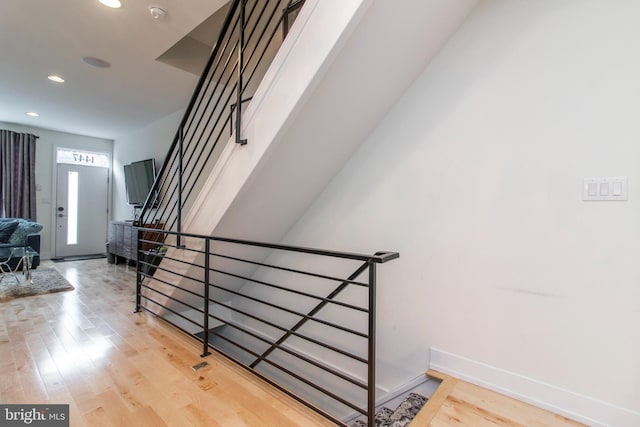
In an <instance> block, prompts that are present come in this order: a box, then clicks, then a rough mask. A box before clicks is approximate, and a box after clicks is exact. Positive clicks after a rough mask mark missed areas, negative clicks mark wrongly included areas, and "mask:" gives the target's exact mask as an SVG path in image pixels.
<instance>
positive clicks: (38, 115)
mask: <svg viewBox="0 0 640 427" xmlns="http://www.w3.org/2000/svg"><path fill="white" fill-rule="evenodd" d="M25 114H26V115H27V116H29V117H40V114H38V113H36V112H35V111H28V112H26V113H25Z"/></svg>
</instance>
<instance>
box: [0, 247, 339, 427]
mask: <svg viewBox="0 0 640 427" xmlns="http://www.w3.org/2000/svg"><path fill="white" fill-rule="evenodd" d="M45 266H53V267H54V268H56V269H58V270H59V271H60V272H61V273H62V274H63V275H64V276H65V277H66V278H67V279H68V280H69V282H71V284H72V285H73V286H74V287H75V288H76V289H75V290H74V291H70V292H62V293H57V294H49V295H42V296H37V297H29V298H20V299H16V300H13V301H10V302H5V303H1V304H0V402H2V403H5V404H6V403H29V404H38V403H51V404H55V403H68V404H69V405H70V412H71V425H72V426H150V427H151V426H153V427H158V426H214V427H215V426H224V427H226V426H265V427H267V426H269V427H271V426H333V425H334V424H333V423H331V422H329V421H327V420H325V419H323V418H322V417H320V416H319V415H317V414H316V413H315V412H313V411H311V410H309V409H307V408H305V407H304V406H302V405H300V404H299V403H298V402H296V401H294V400H293V399H291V398H289V397H288V396H286V395H284V394H282V393H280V392H278V391H276V390H274V389H273V388H271V387H270V386H268V385H266V384H264V383H262V382H260V381H256V380H255V379H254V378H253V377H252V376H251V375H249V374H248V373H247V372H246V371H244V370H243V369H241V368H239V367H237V366H235V365H234V364H233V363H231V362H228V361H227V360H225V359H224V358H222V357H220V356H218V355H212V356H209V357H207V358H206V359H205V360H206V361H207V362H208V363H209V366H207V367H205V368H203V369H200V370H198V371H197V372H194V371H193V370H192V369H191V367H192V366H193V365H196V364H198V363H200V362H202V361H203V359H201V358H200V357H199V355H200V353H201V352H202V348H201V347H200V345H199V344H198V343H197V342H196V341H195V340H192V339H191V338H189V337H187V336H185V335H184V334H182V333H181V332H179V331H177V330H175V329H173V328H171V327H169V326H167V325H166V324H165V323H164V322H162V321H159V320H156V319H154V318H153V316H151V315H148V314H146V313H138V314H134V313H133V309H134V305H135V297H134V282H135V273H134V271H133V270H130V271H127V269H126V267H125V266H122V265H119V266H114V265H110V264H107V262H106V261H105V260H104V259H99V260H90V261H77V262H65V263H57V264H52V263H46V264H43V267H45Z"/></svg>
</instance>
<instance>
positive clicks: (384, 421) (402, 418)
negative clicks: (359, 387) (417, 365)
mask: <svg viewBox="0 0 640 427" xmlns="http://www.w3.org/2000/svg"><path fill="white" fill-rule="evenodd" d="M425 403H427V398H426V397H424V396H421V395H419V394H417V393H409V394H408V395H407V397H405V398H404V400H403V401H402V403H400V404H399V405H398V406H397V407H396V408H395V409H394V410H392V409H389V408H387V407H382V408H380V409H379V410H378V411H377V412H376V416H375V422H376V427H405V426H408V425H409V423H410V422H411V421H412V420H413V419H414V418H415V416H416V415H418V412H420V409H422V407H423V406H424V404H425ZM367 426H368V424H367V422H366V421H364V420H358V421H356V422H355V423H353V427H367Z"/></svg>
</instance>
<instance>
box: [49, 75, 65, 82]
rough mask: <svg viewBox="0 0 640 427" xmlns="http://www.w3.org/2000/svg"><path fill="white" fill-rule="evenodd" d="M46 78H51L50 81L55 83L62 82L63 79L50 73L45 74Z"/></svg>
mask: <svg viewBox="0 0 640 427" xmlns="http://www.w3.org/2000/svg"><path fill="white" fill-rule="evenodd" d="M47 78H48V79H49V80H51V81H52V82H56V83H64V79H63V78H62V77H60V76H57V75H55V74H51V75H50V76H47Z"/></svg>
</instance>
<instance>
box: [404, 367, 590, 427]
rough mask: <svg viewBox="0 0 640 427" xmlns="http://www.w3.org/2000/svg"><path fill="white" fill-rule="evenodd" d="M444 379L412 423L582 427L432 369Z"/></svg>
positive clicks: (452, 426)
mask: <svg viewBox="0 0 640 427" xmlns="http://www.w3.org/2000/svg"><path fill="white" fill-rule="evenodd" d="M428 374H429V376H431V377H435V378H439V379H441V380H442V383H441V384H440V386H439V387H438V389H437V390H436V391H435V393H434V394H433V395H432V396H431V398H430V399H429V401H427V404H426V405H425V406H424V407H423V408H422V410H421V411H420V412H419V413H418V415H417V416H416V418H414V420H413V421H412V422H411V427H423V426H424V427H426V426H430V427H460V426H473V427H495V426H505V427H546V426H553V427H579V426H584V424H580V423H578V422H575V421H572V420H570V419H568V418H565V417H562V416H560V415H557V414H553V413H551V412H548V411H545V410H543V409H540V408H537V407H535V406H531V405H528V404H526V403H523V402H520V401H518V400H516V399H512V398H511V397H508V396H504V395H502V394H499V393H495V392H493V391H490V390H487V389H485V388H482V387H478V386H477V385H474V384H469V383H468V382H465V381H461V380H458V379H456V378H453V377H450V376H448V375H444V374H441V373H439V372H435V371H429V372H428Z"/></svg>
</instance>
